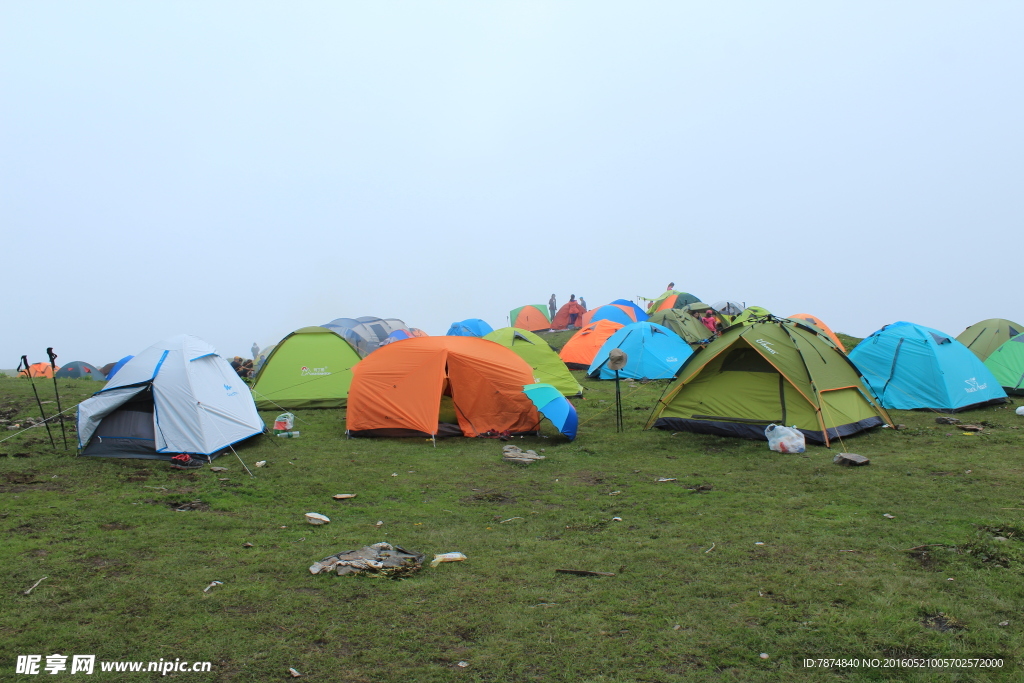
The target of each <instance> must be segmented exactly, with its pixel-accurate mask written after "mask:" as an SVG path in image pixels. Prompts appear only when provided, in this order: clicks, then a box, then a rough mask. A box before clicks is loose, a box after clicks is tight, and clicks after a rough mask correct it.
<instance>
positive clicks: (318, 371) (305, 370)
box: [300, 365, 331, 377]
mask: <svg viewBox="0 0 1024 683" xmlns="http://www.w3.org/2000/svg"><path fill="white" fill-rule="evenodd" d="M300 374H301V375H302V376H303V377H305V376H306V375H329V374H331V373H330V372H329V371H328V370H327V366H326V365H325V366H323V367H322V368H310V367H306V366H305V365H303V366H302V370H301V372H300Z"/></svg>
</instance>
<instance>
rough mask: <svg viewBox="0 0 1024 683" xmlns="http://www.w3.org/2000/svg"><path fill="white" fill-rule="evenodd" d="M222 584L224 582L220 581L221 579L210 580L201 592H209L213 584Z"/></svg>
mask: <svg viewBox="0 0 1024 683" xmlns="http://www.w3.org/2000/svg"><path fill="white" fill-rule="evenodd" d="M223 585H224V583H223V582H221V581H211V582H210V585H209V586H207V587H206V588H204V589H203V592H204V593H209V592H210V589H211V588H213V587H214V586H223Z"/></svg>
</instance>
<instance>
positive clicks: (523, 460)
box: [501, 444, 545, 465]
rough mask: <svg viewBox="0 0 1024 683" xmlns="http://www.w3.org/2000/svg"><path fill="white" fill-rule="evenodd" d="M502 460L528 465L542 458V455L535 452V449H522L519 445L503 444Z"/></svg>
mask: <svg viewBox="0 0 1024 683" xmlns="http://www.w3.org/2000/svg"><path fill="white" fill-rule="evenodd" d="M501 455H502V458H501V459H502V460H504V461H505V462H514V463H519V464H520V465H529V464H530V463H532V462H536V461H537V460H544V459H545V458H544V456H543V455H539V454H537V452H536V451H524V450H523V449H521V448H520V447H519V446H513V445H511V444H509V445H508V446H503V447H502V449H501Z"/></svg>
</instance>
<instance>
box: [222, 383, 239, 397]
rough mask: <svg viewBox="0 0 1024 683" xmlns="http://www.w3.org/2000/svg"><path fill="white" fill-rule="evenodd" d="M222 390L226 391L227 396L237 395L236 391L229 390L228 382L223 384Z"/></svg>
mask: <svg viewBox="0 0 1024 683" xmlns="http://www.w3.org/2000/svg"><path fill="white" fill-rule="evenodd" d="M224 391H226V392H227V394H228V396H238V392H237V391H231V385H230V384H225V385H224Z"/></svg>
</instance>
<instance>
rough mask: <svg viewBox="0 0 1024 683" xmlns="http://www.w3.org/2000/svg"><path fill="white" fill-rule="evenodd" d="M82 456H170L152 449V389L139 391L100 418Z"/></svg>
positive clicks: (154, 441) (154, 443) (153, 434)
mask: <svg viewBox="0 0 1024 683" xmlns="http://www.w3.org/2000/svg"><path fill="white" fill-rule="evenodd" d="M82 455H93V456H99V457H104V458H152V459H157V460H169V459H170V455H165V454H162V453H157V452H156V431H155V428H154V416H153V388H152V387H147V388H146V390H145V391H140V392H139V393H137V394H136V395H135V396H132V397H131V399H129V400H128V401H127V402H126V403H124V404H123V405H121V406H120V407H119V408H118V409H117V410H115V411H114V412H112V413H110V414H109V415H107V416H106V417H104V418H103V419H102V420H101V421H100V424H99V425H98V426H97V427H96V431H95V432H94V433H93V435H92V438H90V439H89V443H88V445H87V446H86V447H85V448H84V449H83V450H82Z"/></svg>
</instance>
